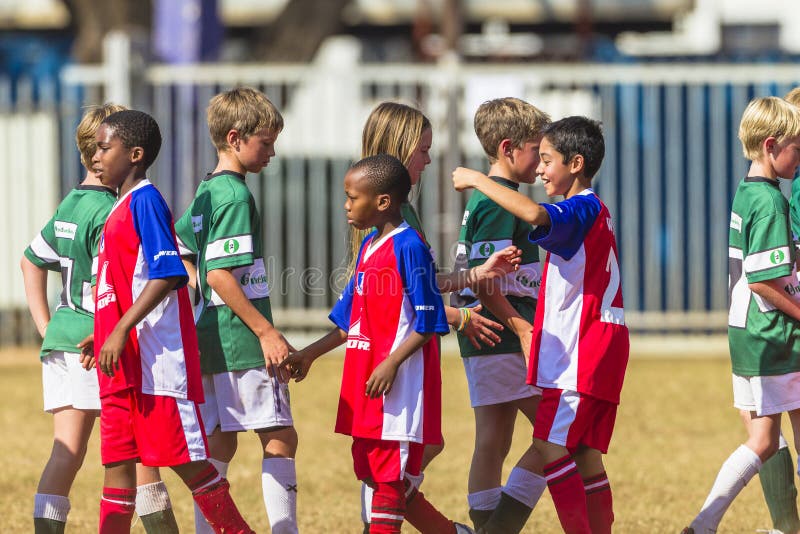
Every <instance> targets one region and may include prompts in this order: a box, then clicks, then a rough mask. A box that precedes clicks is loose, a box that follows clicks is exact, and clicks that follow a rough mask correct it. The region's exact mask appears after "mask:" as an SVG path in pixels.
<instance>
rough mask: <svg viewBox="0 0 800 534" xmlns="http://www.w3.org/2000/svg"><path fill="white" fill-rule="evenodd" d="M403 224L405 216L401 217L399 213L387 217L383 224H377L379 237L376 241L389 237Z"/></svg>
mask: <svg viewBox="0 0 800 534" xmlns="http://www.w3.org/2000/svg"><path fill="white" fill-rule="evenodd" d="M401 224H403V216H402V215H400V213H399V212H397V213H392V214H391V215H387V217H386V219H385V220H384V221H383V222H379V223H376V224H375V228H376V229H377V230H378V235H377V236H375V241H377V240H379V239H383V238H384V237H386V236H387V235H389V234H391V233H392V232H394V231H395V230H396V229H397V227H398V226H400V225H401Z"/></svg>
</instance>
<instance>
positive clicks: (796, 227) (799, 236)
mask: <svg viewBox="0 0 800 534" xmlns="http://www.w3.org/2000/svg"><path fill="white" fill-rule="evenodd" d="M789 217H790V222H791V223H792V239H793V240H794V246H795V248H798V249H800V180H792V196H791V198H790V199H789Z"/></svg>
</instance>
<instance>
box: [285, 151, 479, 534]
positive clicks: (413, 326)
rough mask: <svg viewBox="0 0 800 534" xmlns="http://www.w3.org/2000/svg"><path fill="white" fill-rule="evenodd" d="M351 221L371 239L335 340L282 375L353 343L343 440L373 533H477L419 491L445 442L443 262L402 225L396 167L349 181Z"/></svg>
mask: <svg viewBox="0 0 800 534" xmlns="http://www.w3.org/2000/svg"><path fill="white" fill-rule="evenodd" d="M344 189H345V194H346V195H347V200H346V201H345V205H344V207H345V211H346V212H347V220H348V223H349V224H351V225H352V226H354V227H355V228H357V229H360V230H364V229H367V228H372V227H375V228H376V230H375V231H373V232H371V233H370V234H369V236H367V237H366V238H365V239H364V242H363V243H362V245H361V250H360V251H359V254H358V258H357V261H356V268H355V271H354V273H353V277H352V278H351V280H350V282H349V284H348V285H347V287H346V288H345V290H344V292H343V293H342V295H341V296H340V297H339V301H338V302H337V303H336V305H335V306H334V308H333V311H332V312H331V314H330V319H331V321H333V323H334V324H335V325H336V327H335V328H334V329H333V330H331V331H330V332H329V333H328V334H327V335H326V336H324V337H323V338H321V339H320V340H318V341H316V342H314V343H312V344H311V345H309V346H308V347H306V348H305V349H303V350H301V351H298V352H296V353H294V354H292V355H291V356H289V358H287V359H286V360H285V361H284V362H283V363H282V364H281V367H284V368H287V369H290V370H291V374H292V376H293V377H295V380H297V381H299V380H302V379H303V378H305V376H306V375H307V373H308V370H309V368H310V366H311V364H312V363H313V362H314V360H315V359H317V358H318V357H320V356H321V355H323V354H325V353H326V352H329V351H330V350H332V349H334V348H335V347H338V346H339V345H341V344H342V343H345V342H347V349H346V352H345V361H344V370H343V372H342V387H341V393H340V397H339V410H338V413H337V417H336V432H339V433H341V434H346V435H349V436H352V437H353V447H352V452H353V466H354V470H355V473H356V476H357V477H358V478H359V479H360V480H362V481H365V482H366V483H367V484H369V485H370V486H372V487H373V488H374V491H375V492H374V495H373V498H372V513H371V522H370V526H369V532H372V533H399V532H400V527H401V525H402V523H403V520H404V519H408V521H409V522H410V523H411V524H412V525H413V526H414V527H415V528H416V529H418V530H420V531H421V532H423V533H431V534H434V533H435V534H448V533H458V532H470V530H469V529H467V527H465V526H464V525H458V524H455V523H453V522H452V521H450V520H448V519H447V518H446V517H444V516H443V515H442V514H441V513H439V512H438V511H437V510H436V509H435V508H433V506H431V505H430V503H428V501H427V500H426V499H425V497H424V496H423V495H422V493H419V492H418V491H417V489H416V488H415V487H414V485H413V484H412V483H411V482H410V481H409V478H408V476H407V475H410V476H418V475H419V473H420V466H421V463H422V453H423V450H424V447H425V445H426V444H428V443H433V444H436V443H439V442H440V441H441V437H442V433H441V370H440V368H439V347H438V343H437V340H436V339H435V336H436V334H445V333H447V331H448V325H447V319H446V317H445V314H444V304H443V302H442V297H441V295H439V291H438V289H437V287H436V272H435V269H434V266H433V258H432V257H431V255H430V251H429V250H428V247H427V246H426V245H425V243H424V242H423V240H422V238H421V237H420V235H419V234H418V233H417V232H416V231H414V230H413V229H412V228H411V227H409V225H408V223H406V222H405V221H404V220H403V217H402V215H401V206H402V205H403V203H404V202H407V199H408V192H409V190H410V189H411V180H410V177H409V174H408V171H407V170H406V168H405V167H404V166H403V164H402V163H401V162H400V161H399V160H398V159H396V158H394V157H392V156H388V155H384V154H381V155H377V156H370V157H368V158H364V159H362V160H361V161H359V162H357V163H355V164H354V165H353V166H352V167H351V168H350V170H349V171H348V172H347V174H346V175H345V179H344Z"/></svg>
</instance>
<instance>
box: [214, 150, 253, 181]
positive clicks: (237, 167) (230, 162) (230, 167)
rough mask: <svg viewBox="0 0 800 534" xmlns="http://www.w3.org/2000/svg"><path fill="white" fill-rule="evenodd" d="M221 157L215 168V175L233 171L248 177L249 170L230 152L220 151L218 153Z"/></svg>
mask: <svg viewBox="0 0 800 534" xmlns="http://www.w3.org/2000/svg"><path fill="white" fill-rule="evenodd" d="M217 155H218V157H219V161H218V162H217V166H216V168H214V173H213V174H217V173H218V172H222V171H233V172H238V173H239V174H241V175H242V176H246V175H247V169H245V168H244V166H243V165H242V162H240V161H239V158H237V157H236V156H235V155H234V154H233V153H232V152H231V151H230V150H220V151H218V152H217Z"/></svg>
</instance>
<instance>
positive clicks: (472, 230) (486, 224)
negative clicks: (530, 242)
mask: <svg viewBox="0 0 800 534" xmlns="http://www.w3.org/2000/svg"><path fill="white" fill-rule="evenodd" d="M467 224H468V227H467V236H466V237H467V244H468V245H469V247H470V248H469V251H468V254H469V258H468V261H467V266H468V267H469V268H472V267H476V266H478V265H482V264H483V263H485V262H486V260H487V259H488V258H489V256H491V255H492V254H493V253H494V252H495V251H497V250H500V249H503V248H505V247H507V246H509V245H511V244H512V242H513V239H514V224H515V217H514V215H512V214H511V213H509V212H507V211H506V210H504V209H503V208H501V207H500V206H498V205H497V204H495V203H494V202H482V203H481V204H479V205H478V207H477V209H476V210H475V211H474V212H473V213H472V215H471V216H470V217H469V220H468V223H467Z"/></svg>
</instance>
